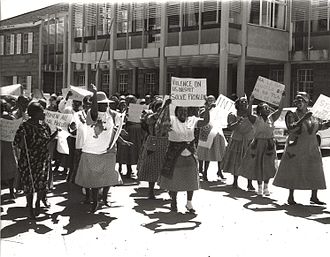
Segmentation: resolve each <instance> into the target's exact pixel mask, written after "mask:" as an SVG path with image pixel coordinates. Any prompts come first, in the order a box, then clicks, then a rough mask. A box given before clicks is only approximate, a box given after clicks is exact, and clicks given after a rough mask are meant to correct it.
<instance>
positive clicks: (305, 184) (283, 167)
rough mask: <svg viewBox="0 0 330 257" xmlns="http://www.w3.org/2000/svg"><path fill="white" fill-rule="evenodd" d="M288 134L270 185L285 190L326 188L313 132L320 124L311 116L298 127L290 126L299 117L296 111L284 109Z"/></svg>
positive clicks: (314, 132) (319, 127) (320, 127)
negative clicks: (292, 127)
mask: <svg viewBox="0 0 330 257" xmlns="http://www.w3.org/2000/svg"><path fill="white" fill-rule="evenodd" d="M285 119H286V123H287V127H288V128H289V133H290V134H289V136H288V138H287V141H286V146H285V150H284V153H283V156H282V159H281V163H280V166H279V169H278V172H277V173H276V176H275V178H274V181H273V184H274V185H275V186H278V187H283V188H287V189H302V190H316V189H326V184H325V178H324V171H323V165H322V156H321V151H320V148H319V145H318V142H317V138H316V132H317V131H318V130H319V129H322V128H323V126H322V123H321V122H320V121H319V120H318V119H316V118H314V117H311V118H309V119H307V120H305V121H304V122H303V123H302V125H301V127H300V128H298V129H290V127H291V126H292V125H291V124H292V123H293V122H296V121H298V120H299V117H298V115H297V113H296V112H294V113H293V112H288V113H287V115H286V117H285Z"/></svg>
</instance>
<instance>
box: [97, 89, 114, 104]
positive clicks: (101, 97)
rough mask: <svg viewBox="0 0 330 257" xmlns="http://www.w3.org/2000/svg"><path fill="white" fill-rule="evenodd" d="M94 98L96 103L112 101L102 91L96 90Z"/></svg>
mask: <svg viewBox="0 0 330 257" xmlns="http://www.w3.org/2000/svg"><path fill="white" fill-rule="evenodd" d="M96 99H97V103H98V104H107V103H113V101H112V100H109V99H108V97H107V95H106V94H105V93H104V92H103V91H98V92H97V93H96Z"/></svg>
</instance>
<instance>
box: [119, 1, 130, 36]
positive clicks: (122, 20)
mask: <svg viewBox="0 0 330 257" xmlns="http://www.w3.org/2000/svg"><path fill="white" fill-rule="evenodd" d="M118 9H119V11H118V14H117V32H118V33H126V32H127V24H128V21H127V10H126V9H125V7H124V6H121V7H119V8H118Z"/></svg>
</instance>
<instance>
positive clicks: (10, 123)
mask: <svg viewBox="0 0 330 257" xmlns="http://www.w3.org/2000/svg"><path fill="white" fill-rule="evenodd" d="M21 123H22V119H18V120H7V119H3V118H0V140H1V141H5V142H13V141H14V138H15V135H16V131H17V130H18V127H19V125H20V124H21Z"/></svg>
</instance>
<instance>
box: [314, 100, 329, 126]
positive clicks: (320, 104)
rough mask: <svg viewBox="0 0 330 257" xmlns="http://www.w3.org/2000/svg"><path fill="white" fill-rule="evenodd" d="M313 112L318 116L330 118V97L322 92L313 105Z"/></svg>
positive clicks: (324, 118)
mask: <svg viewBox="0 0 330 257" xmlns="http://www.w3.org/2000/svg"><path fill="white" fill-rule="evenodd" d="M311 112H312V113H313V116H314V117H316V118H319V119H322V120H330V97H327V96H325V95H322V94H321V95H320V96H319V98H317V100H316V102H315V104H314V105H313V107H312V109H311Z"/></svg>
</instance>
